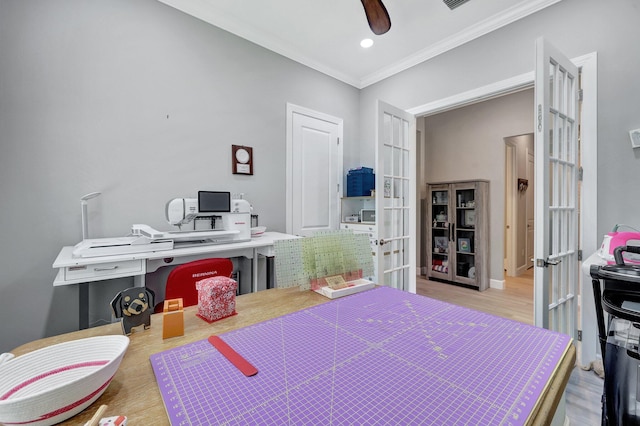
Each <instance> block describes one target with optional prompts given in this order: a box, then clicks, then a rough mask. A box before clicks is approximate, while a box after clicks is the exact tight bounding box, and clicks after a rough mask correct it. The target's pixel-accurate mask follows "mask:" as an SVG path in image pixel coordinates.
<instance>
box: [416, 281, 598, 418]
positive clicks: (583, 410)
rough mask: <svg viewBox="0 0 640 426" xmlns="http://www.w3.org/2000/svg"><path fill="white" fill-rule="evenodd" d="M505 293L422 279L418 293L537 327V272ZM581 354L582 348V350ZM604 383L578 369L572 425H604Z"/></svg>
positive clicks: (571, 397) (570, 405)
mask: <svg viewBox="0 0 640 426" xmlns="http://www.w3.org/2000/svg"><path fill="white" fill-rule="evenodd" d="M505 287H506V288H505V289H504V290H496V289H493V288H490V289H487V290H486V291H483V292H479V291H476V290H473V289H468V288H464V287H459V286H455V285H451V284H446V283H441V282H437V281H429V280H427V279H425V277H421V276H418V278H417V281H416V292H417V293H418V294H421V295H423V296H428V297H431V298H433V299H438V300H442V301H445V302H450V303H454V304H456V305H460V306H465V307H468V308H472V309H476V310H478V311H482V312H487V313H490V314H493V315H497V316H501V317H504V318H510V319H513V320H516V321H520V322H524V323H527V324H532V323H533V269H530V270H529V271H527V273H525V274H523V275H522V276H520V277H507V279H506V284H505ZM578 350H579V348H578ZM602 387H603V380H602V379H601V378H600V377H598V375H597V374H595V373H594V372H593V371H585V370H583V369H581V368H580V367H575V368H574V370H573V372H572V373H571V377H570V378H569V383H568V384H567V389H566V394H565V395H566V415H567V419H568V420H569V424H571V425H581V426H583V425H584V426H597V425H600V424H601V423H600V413H601V405H600V398H601V396H602Z"/></svg>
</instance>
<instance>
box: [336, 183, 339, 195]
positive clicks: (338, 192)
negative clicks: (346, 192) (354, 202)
mask: <svg viewBox="0 0 640 426" xmlns="http://www.w3.org/2000/svg"><path fill="white" fill-rule="evenodd" d="M336 186H337V187H338V190H337V191H336V192H337V193H338V194H339V193H340V184H339V183H337V184H336Z"/></svg>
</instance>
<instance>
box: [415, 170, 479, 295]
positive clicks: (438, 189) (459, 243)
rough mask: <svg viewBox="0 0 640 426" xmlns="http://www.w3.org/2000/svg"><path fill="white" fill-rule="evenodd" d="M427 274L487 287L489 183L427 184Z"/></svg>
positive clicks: (446, 279) (455, 281) (437, 277)
mask: <svg viewBox="0 0 640 426" xmlns="http://www.w3.org/2000/svg"><path fill="white" fill-rule="evenodd" d="M427 197H428V200H427V201H428V203H427V206H428V207H427V216H426V217H427V219H428V220H429V223H426V224H425V226H426V227H427V277H428V278H430V279H437V280H442V281H447V282H452V283H457V284H462V285H465V286H469V287H473V288H477V289H478V290H481V291H482V290H486V289H487V288H488V287H489V182H487V181H482V180H475V181H464V182H462V181H461V182H443V183H430V184H427Z"/></svg>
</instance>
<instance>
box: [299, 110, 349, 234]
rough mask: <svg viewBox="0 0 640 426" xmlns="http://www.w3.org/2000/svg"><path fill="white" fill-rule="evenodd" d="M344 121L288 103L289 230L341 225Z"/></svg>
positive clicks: (303, 230) (310, 229)
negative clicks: (340, 201)
mask: <svg viewBox="0 0 640 426" xmlns="http://www.w3.org/2000/svg"><path fill="white" fill-rule="evenodd" d="M341 140H342V120H341V119H339V118H335V117H331V116H329V115H326V114H323V113H319V112H317V111H312V110H309V109H306V108H302V107H299V106H296V105H291V104H288V105H287V174H288V176H287V232H288V233H290V234H294V235H301V236H311V235H313V233H314V232H316V231H324V230H336V229H338V226H339V224H340V220H339V215H340V211H339V210H340V209H339V200H340V195H341V188H340V182H341V179H342V145H341V143H340V141H341Z"/></svg>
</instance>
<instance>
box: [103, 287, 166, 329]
mask: <svg viewBox="0 0 640 426" xmlns="http://www.w3.org/2000/svg"><path fill="white" fill-rule="evenodd" d="M154 299H155V293H154V292H153V291H152V290H149V289H148V288H146V287H131V288H127V289H124V290H122V291H121V292H120V293H118V294H116V297H114V298H113V300H112V301H111V308H112V309H113V314H114V315H115V317H116V318H122V332H123V333H124V334H125V335H127V336H128V335H130V334H131V329H132V328H133V327H137V326H139V325H143V324H144V329H145V330H146V329H147V328H149V327H151V314H152V312H153V306H154V303H153V302H154Z"/></svg>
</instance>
